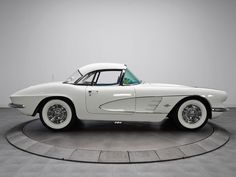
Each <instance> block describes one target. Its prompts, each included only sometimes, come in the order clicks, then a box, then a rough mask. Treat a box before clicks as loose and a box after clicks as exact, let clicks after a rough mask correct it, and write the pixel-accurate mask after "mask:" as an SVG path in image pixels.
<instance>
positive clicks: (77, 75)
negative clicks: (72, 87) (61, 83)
mask: <svg viewBox="0 0 236 177" xmlns="http://www.w3.org/2000/svg"><path fill="white" fill-rule="evenodd" d="M80 77H82V75H81V74H80V72H79V70H76V71H75V72H74V73H73V74H71V75H70V77H68V78H67V79H66V81H65V83H69V84H73V83H74V82H75V81H77V80H78V79H79V78H80Z"/></svg>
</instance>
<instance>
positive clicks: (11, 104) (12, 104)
mask: <svg viewBox="0 0 236 177" xmlns="http://www.w3.org/2000/svg"><path fill="white" fill-rule="evenodd" d="M8 106H9V107H11V108H24V107H25V106H24V105H23V104H15V103H9V104H8Z"/></svg>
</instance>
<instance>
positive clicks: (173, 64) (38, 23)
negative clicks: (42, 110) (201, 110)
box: [0, 0, 236, 106]
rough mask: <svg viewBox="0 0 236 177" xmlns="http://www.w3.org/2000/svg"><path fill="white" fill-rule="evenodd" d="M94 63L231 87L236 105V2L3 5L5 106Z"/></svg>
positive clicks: (149, 76)
mask: <svg viewBox="0 0 236 177" xmlns="http://www.w3.org/2000/svg"><path fill="white" fill-rule="evenodd" d="M93 62H118V63H126V64H127V65H128V66H130V68H131V70H133V71H134V73H136V74H137V75H138V76H139V77H140V78H141V79H142V80H145V81H148V82H164V83H177V84H186V85H193V86H200V87H209V88H217V89H222V90H226V91H227V92H228V94H229V99H228V101H227V105H229V106H236V92H235V90H236V84H235V77H236V69H235V66H236V1H234V0H232V1H230V0H224V1H223V0H172V1H171V0H116V1H115V0H84V1H80V0H74V1H73V0H37V1H36V0H0V81H1V87H0V88H1V90H0V106H6V105H7V104H8V102H9V98H8V96H9V95H10V94H11V93H13V92H15V91H17V90H19V89H22V88H24V87H27V86H29V85H33V84H38V83H42V82H49V81H52V80H55V81H56V80H64V79H65V78H66V77H67V76H68V75H69V74H70V73H71V72H72V71H73V70H74V69H76V68H77V67H79V66H82V65H85V64H89V63H93Z"/></svg>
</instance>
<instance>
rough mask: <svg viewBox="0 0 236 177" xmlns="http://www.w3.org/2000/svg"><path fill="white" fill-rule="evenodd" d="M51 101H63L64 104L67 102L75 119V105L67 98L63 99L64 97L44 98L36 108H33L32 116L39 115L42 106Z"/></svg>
mask: <svg viewBox="0 0 236 177" xmlns="http://www.w3.org/2000/svg"><path fill="white" fill-rule="evenodd" d="M53 99H60V100H63V101H65V102H67V103H68V104H69V105H70V106H71V109H72V112H73V114H74V116H76V117H77V114H76V109H75V105H74V103H73V101H72V100H71V99H70V98H68V97H65V96H49V97H46V98H44V99H43V100H41V101H40V102H39V104H38V105H37V107H36V108H35V110H34V113H33V115H32V116H35V115H36V114H37V113H39V112H40V111H41V109H42V108H43V106H44V105H45V104H46V103H47V102H48V101H49V100H53Z"/></svg>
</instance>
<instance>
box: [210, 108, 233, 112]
mask: <svg viewBox="0 0 236 177" xmlns="http://www.w3.org/2000/svg"><path fill="white" fill-rule="evenodd" d="M228 110H229V108H212V112H226V111H228Z"/></svg>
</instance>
